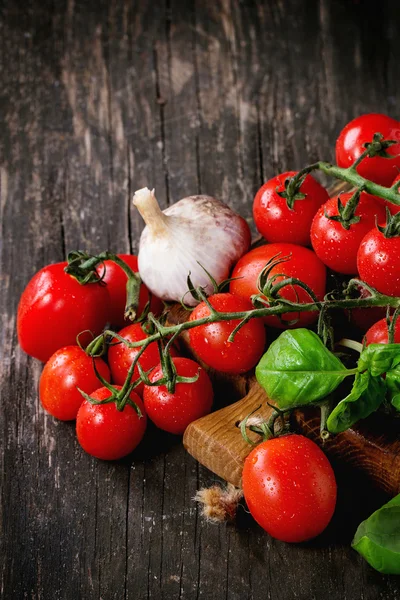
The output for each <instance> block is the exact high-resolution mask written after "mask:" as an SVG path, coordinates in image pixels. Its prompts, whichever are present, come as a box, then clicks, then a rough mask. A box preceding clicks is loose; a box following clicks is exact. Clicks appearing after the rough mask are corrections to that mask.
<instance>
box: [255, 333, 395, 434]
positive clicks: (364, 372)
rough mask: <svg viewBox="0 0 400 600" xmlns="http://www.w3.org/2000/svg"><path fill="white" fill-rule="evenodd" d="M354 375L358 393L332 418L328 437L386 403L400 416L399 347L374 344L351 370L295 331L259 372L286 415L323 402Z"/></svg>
mask: <svg viewBox="0 0 400 600" xmlns="http://www.w3.org/2000/svg"><path fill="white" fill-rule="evenodd" d="M383 374H386V378H385V379H384V378H383V377H382V375H383ZM349 375H356V377H355V379H354V383H353V388H352V390H351V391H350V393H349V394H348V395H347V396H346V398H344V399H343V400H341V401H340V402H339V403H338V404H337V406H336V407H335V408H334V409H333V411H332V412H331V414H330V415H329V417H328V420H327V429H328V431H329V432H331V433H340V432H342V431H345V430H346V429H348V428H349V427H351V426H352V425H354V423H356V422H357V421H359V420H360V419H365V418H366V417H368V416H369V415H370V414H371V413H373V412H374V411H376V410H377V409H378V408H379V406H380V405H381V404H382V402H383V401H384V400H385V398H386V400H387V402H389V403H390V402H391V403H392V405H393V406H394V408H396V409H397V410H399V411H400V344H371V345H370V346H368V347H367V348H365V349H364V350H363V351H362V352H361V354H360V358H359V360H358V364H357V367H356V368H355V369H346V367H345V366H344V365H343V363H342V362H341V361H340V360H339V359H338V358H337V357H336V356H335V355H334V354H333V353H332V352H330V351H329V350H328V349H327V348H326V347H325V346H324V344H323V343H322V341H321V339H320V338H319V337H318V336H317V335H316V334H315V333H313V332H312V331H310V330H309V329H291V330H287V331H284V332H283V333H282V334H281V335H280V336H279V337H278V338H277V339H276V340H275V341H274V342H272V344H271V346H270V347H269V349H268V350H267V352H266V353H265V354H264V356H263V357H262V359H261V360H260V362H259V364H258V366H257V368H256V377H257V380H258V382H259V383H260V385H261V386H262V387H263V388H264V389H265V391H266V392H267V394H268V396H269V398H270V399H271V400H272V401H273V402H275V403H276V404H277V405H278V407H279V408H281V409H288V408H289V409H290V408H296V407H298V406H304V405H307V404H312V403H314V402H319V401H320V400H322V399H324V398H325V397H326V396H328V395H329V394H331V393H332V392H333V391H334V390H336V388H337V387H338V386H339V385H340V384H341V383H342V381H343V380H344V379H345V377H348V376H349Z"/></svg>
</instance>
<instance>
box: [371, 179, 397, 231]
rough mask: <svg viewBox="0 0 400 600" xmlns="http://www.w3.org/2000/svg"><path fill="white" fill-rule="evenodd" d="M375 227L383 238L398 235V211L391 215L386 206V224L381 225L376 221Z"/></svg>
mask: <svg viewBox="0 0 400 600" xmlns="http://www.w3.org/2000/svg"><path fill="white" fill-rule="evenodd" d="M396 185H397V184H396ZM376 227H377V229H378V230H379V231H380V232H381V233H382V235H383V236H384V237H385V238H393V237H400V213H395V214H394V215H392V214H391V213H390V210H389V209H388V207H386V225H383V226H381V225H379V224H378V223H377V224H376Z"/></svg>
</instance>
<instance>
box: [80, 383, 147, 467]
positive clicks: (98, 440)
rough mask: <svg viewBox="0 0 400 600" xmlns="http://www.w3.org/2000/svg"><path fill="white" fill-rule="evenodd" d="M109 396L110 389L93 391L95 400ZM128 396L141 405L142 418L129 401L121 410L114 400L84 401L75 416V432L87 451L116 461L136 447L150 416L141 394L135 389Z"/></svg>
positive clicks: (91, 395) (103, 388)
mask: <svg viewBox="0 0 400 600" xmlns="http://www.w3.org/2000/svg"><path fill="white" fill-rule="evenodd" d="M115 388H116V389H121V388H120V387H119V386H115ZM110 396H111V392H110V390H108V389H107V388H105V387H102V388H99V389H98V390H96V391H95V392H93V393H92V394H90V397H91V398H93V399H94V400H106V399H107V398H109V397H110ZM129 397H130V399H131V400H132V402H134V403H135V404H136V405H137V406H138V407H139V409H140V412H141V413H142V416H141V417H139V415H138V414H137V412H136V410H135V409H134V408H133V407H132V406H130V405H129V404H126V405H125V407H124V409H123V410H118V409H117V407H116V404H115V402H110V403H108V404H91V403H90V402H88V401H87V400H84V401H83V402H82V404H81V407H80V409H79V411H78V416H77V418H76V434H77V436H78V442H79V443H80V445H81V446H82V448H83V449H84V450H85V452H87V453H88V454H91V455H92V456H95V457H96V458H101V459H103V460H117V459H118V458H122V457H123V456H126V455H127V454H130V453H131V452H132V451H133V450H134V449H135V448H136V446H137V445H138V444H139V442H140V441H141V440H142V438H143V436H144V432H145V431H146V425H147V417H146V413H145V411H144V407H143V402H142V400H141V399H140V398H139V396H138V395H137V394H135V392H132V393H131V394H130V396H129Z"/></svg>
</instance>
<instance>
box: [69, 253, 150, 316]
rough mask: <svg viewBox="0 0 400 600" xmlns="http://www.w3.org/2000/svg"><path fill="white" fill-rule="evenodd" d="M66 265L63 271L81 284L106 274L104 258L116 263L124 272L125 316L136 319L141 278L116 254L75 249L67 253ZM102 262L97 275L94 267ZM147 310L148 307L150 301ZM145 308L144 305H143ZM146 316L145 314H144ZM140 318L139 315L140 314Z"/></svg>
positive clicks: (97, 280) (98, 281)
mask: <svg viewBox="0 0 400 600" xmlns="http://www.w3.org/2000/svg"><path fill="white" fill-rule="evenodd" d="M67 260H68V265H67V267H65V272H66V273H68V275H71V276H72V277H74V278H75V279H76V280H77V281H78V282H79V283H80V284H81V285H86V284H88V283H101V282H102V280H103V279H104V277H105V274H106V265H105V264H104V261H105V260H111V261H113V262H114V263H115V264H116V265H118V266H119V267H120V268H121V269H122V270H123V271H124V273H125V274H126V276H127V282H126V304H125V314H124V316H125V318H126V319H129V320H130V321H134V320H135V319H136V312H137V308H138V305H139V293H140V285H141V283H142V280H141V278H140V275H139V273H135V272H134V271H133V270H132V269H131V268H130V266H129V265H128V264H127V263H126V262H125V261H123V260H122V259H121V258H120V257H119V256H117V255H116V254H112V253H110V252H101V253H100V254H98V255H97V256H93V255H91V254H86V253H85V252H82V251H81V250H76V251H74V252H70V253H69V254H68V258H67ZM99 264H103V274H102V276H101V277H99V275H98V273H97V270H96V267H97V266H98V265H99ZM148 304H149V306H148V308H147V312H148V310H149V307H150V303H148ZM145 309H146V307H145ZM145 316H146V315H145ZM140 318H141V316H140Z"/></svg>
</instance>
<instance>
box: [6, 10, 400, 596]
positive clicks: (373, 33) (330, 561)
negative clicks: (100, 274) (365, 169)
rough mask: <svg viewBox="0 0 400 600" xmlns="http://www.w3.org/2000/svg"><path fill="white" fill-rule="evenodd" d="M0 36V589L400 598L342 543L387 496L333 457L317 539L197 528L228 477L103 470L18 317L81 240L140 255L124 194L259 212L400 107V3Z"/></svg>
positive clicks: (125, 465) (145, 456)
mask: <svg viewBox="0 0 400 600" xmlns="http://www.w3.org/2000/svg"><path fill="white" fill-rule="evenodd" d="M1 10H2V15H1V28H0V48H1V50H0V103H1V104H0V115H1V117H0V118H1V130H0V154H1V163H0V164H1V167H0V168H1V171H0V172H1V204H0V218H1V241H0V267H1V274H0V277H1V278H0V283H1V296H0V312H1V319H2V320H1V336H0V337H1V349H0V370H1V384H0V395H1V406H0V420H1V424H2V429H1V431H2V452H1V466H0V478H1V494H2V507H3V508H2V535H1V543H2V553H1V560H2V576H1V577H2V578H1V593H2V597H3V598H5V599H7V600H8V599H10V600H17V599H19V598H29V599H32V600H39V599H41V600H58V599H66V600H75V599H80V598H82V599H84V600H87V599H91V598H98V599H100V598H101V599H102V600H109V599H112V598H115V599H118V600H121V599H124V598H127V599H132V600H142V599H144V598H154V599H158V598H160V599H164V600H169V599H178V598H182V599H188V600H192V599H196V598H204V599H216V600H220V599H228V600H236V599H237V600H247V599H249V600H250V599H254V600H256V599H261V598H262V599H263V600H264V599H266V598H269V599H271V600H281V599H282V600H291V599H292V598H293V599H294V598H296V599H301V600H303V599H304V600H311V599H317V600H320V599H325V598H328V597H329V598H331V599H333V600H335V599H337V600H339V599H340V600H342V599H345V598H347V599H349V600H355V599H361V598H362V599H364V600H376V599H377V598H380V599H381V600H389V599H394V598H399V597H400V583H399V579H398V578H394V577H392V578H391V577H384V576H381V575H379V574H378V573H375V572H374V571H373V570H372V569H370V568H369V567H368V566H367V565H366V564H365V563H364V562H363V560H362V559H361V558H360V557H359V556H358V554H356V553H355V552H354V551H353V550H351V549H350V547H349V542H350V540H351V537H352V535H353V533H354V530H355V528H356V525H357V524H358V522H359V521H360V520H361V519H362V518H364V517H365V516H366V515H367V514H368V513H369V512H370V511H371V510H372V508H376V507H377V506H378V505H379V504H380V503H381V502H382V498H381V497H378V496H377V495H375V494H374V493H373V492H372V490H371V489H370V488H369V487H368V485H366V484H365V482H361V481H360V482H358V480H356V479H355V478H354V477H353V475H352V474H348V473H347V474H346V473H345V472H344V471H343V470H341V469H340V467H338V469H337V472H338V476H339V483H340V494H339V504H338V511H337V515H336V517H335V519H334V521H333V523H332V525H331V526H330V527H329V529H328V530H327V532H326V533H325V534H324V535H323V536H321V538H320V539H319V540H316V541H315V542H313V543H310V544H306V545H292V546H290V545H286V544H283V543H280V542H277V541H274V540H272V539H270V538H269V537H268V536H267V535H266V534H265V533H264V532H263V531H262V530H261V529H260V528H258V526H257V525H256V524H255V523H254V522H253V521H252V520H251V519H250V518H249V517H248V515H246V513H245V512H244V511H243V510H242V511H241V512H240V514H239V519H238V524H237V526H236V527H235V526H215V525H210V524H207V523H206V522H204V520H202V518H201V517H200V515H199V512H198V509H197V507H196V505H195V504H194V502H193V500H192V498H193V496H194V494H195V492H196V490H197V489H198V488H199V487H200V486H203V485H209V484H210V483H212V482H213V481H214V478H213V476H212V475H211V474H210V473H209V472H208V471H206V470H205V469H204V468H202V467H200V466H199V465H198V464H196V462H195V461H194V460H193V459H192V458H191V457H190V456H188V455H187V454H186V453H185V451H184V450H183V448H182V446H181V443H180V441H179V440H178V439H174V438H170V437H168V436H163V435H161V434H157V433H156V432H154V430H153V431H152V432H150V433H149V435H148V436H147V438H146V441H145V442H144V444H143V445H142V447H141V448H139V449H138V450H137V452H136V453H135V454H134V455H133V456H132V457H129V458H128V459H126V460H124V461H121V462H116V463H111V464H108V463H106V462H100V461H97V460H95V459H92V458H90V457H89V456H88V455H86V454H84V453H83V451H81V449H80V447H79V446H78V444H77V443H76V441H75V434H74V426H73V425H72V424H64V423H60V422H57V421H55V420H53V419H52V418H50V417H49V416H47V415H46V414H45V413H44V412H43V410H42V409H41V407H40V405H39V402H38V397H37V384H38V378H39V376H40V372H41V365H40V364H39V363H38V362H37V361H35V360H32V359H31V358H28V357H27V356H25V355H24V354H23V353H22V352H21V350H20V349H19V347H18V345H17V340H16V332H15V312H16V307H17V302H18V298H19V296H20V294H21V291H22V290H23V287H24V285H25V284H26V283H27V281H28V280H29V278H30V277H31V276H32V275H33V274H34V272H35V271H36V270H38V269H39V268H40V267H42V266H43V265H45V264H46V263H49V262H56V261H59V260H62V259H63V258H64V257H65V254H66V252H67V251H68V250H71V249H76V248H84V249H86V250H88V251H89V252H96V251H100V250H104V249H107V248H108V249H110V250H113V251H121V252H129V251H135V250H136V249H137V245H138V238H139V233H140V230H141V227H142V223H141V222H140V219H139V218H138V216H137V214H136V213H135V211H134V210H133V209H132V208H131V196H132V192H133V191H134V190H135V189H137V188H139V187H142V186H144V185H149V186H155V188H156V190H157V196H158V198H159V199H160V200H162V202H163V204H164V205H167V204H169V203H171V202H174V201H175V200H178V199H179V198H181V197H183V196H185V195H188V194H196V193H198V192H203V193H208V194H211V195H214V196H216V197H218V198H221V199H222V200H224V201H226V202H228V203H229V204H230V205H231V206H233V207H235V208H236V209H238V210H239V211H240V212H241V213H242V214H243V215H244V216H245V217H247V218H249V219H250V218H251V206H252V198H253V195H254V193H255V191H256V189H257V187H258V186H259V185H260V184H261V183H262V182H263V181H264V180H265V179H266V178H268V177H270V176H272V175H273V174H275V173H276V172H278V171H282V170H286V169H289V168H299V167H301V166H303V165H305V164H306V163H310V162H312V161H314V160H316V159H317V158H324V159H327V160H329V159H333V158H334V142H335V138H336V136H337V134H338V132H339V131H340V129H341V128H342V127H343V125H344V124H345V123H346V122H347V121H348V120H350V119H351V118H352V117H354V116H357V115H358V114H360V113H363V112H370V111H381V112H387V113H389V114H392V115H393V116H396V117H400V112H399V108H398V104H399V102H400V83H399V82H400V77H399V75H400V73H399V71H400V69H399V64H400V45H399V29H400V27H399V25H400V22H399V18H400V3H399V2H398V0H392V1H390V0H381V1H380V2H376V0H371V1H369V0H360V1H359V2H356V1H354V0H336V1H333V0H332V1H329V0H320V1H317V0H307V2H305V1H301V0H264V2H262V1H261V0H260V1H258V2H255V1H251V0H249V1H246V0H197V1H195V0H165V1H164V2H157V1H154V0H131V1H124V0H97V1H94V0H93V1H89V0H86V1H84V0H69V1H68V2H67V1H65V0H26V1H24V2H22V1H17V0H8V1H7V0H6V1H5V2H4V1H3V2H2V3H1Z"/></svg>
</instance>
